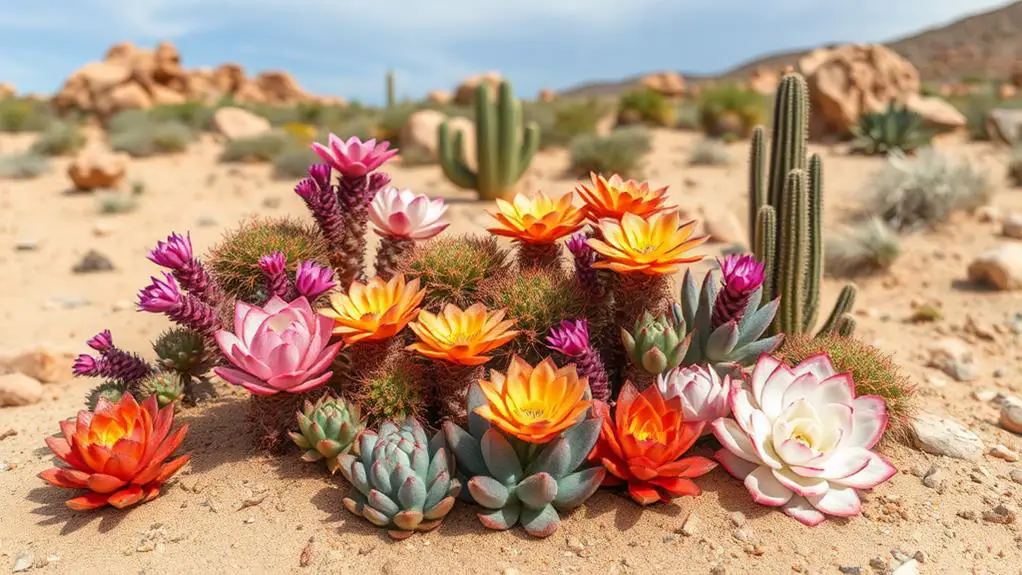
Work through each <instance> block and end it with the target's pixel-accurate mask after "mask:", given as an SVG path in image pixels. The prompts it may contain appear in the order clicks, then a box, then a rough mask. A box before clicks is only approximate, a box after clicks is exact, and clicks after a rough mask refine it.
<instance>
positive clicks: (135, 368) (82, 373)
mask: <svg viewBox="0 0 1022 575" xmlns="http://www.w3.org/2000/svg"><path fill="white" fill-rule="evenodd" d="M86 344H87V345H88V346H89V347H91V348H92V349H94V350H96V351H98V352H99V353H100V356H99V357H98V358H97V357H93V356H91V355H89V354H86V353H83V354H81V355H79V356H78V357H77V358H76V359H75V361H74V364H73V365H72V366H71V373H73V374H74V375H75V376H77V377H105V378H107V379H112V380H114V381H123V382H125V383H133V382H136V381H139V380H141V379H144V378H146V377H148V376H149V375H151V374H152V373H153V368H152V366H150V365H149V364H148V363H146V361H145V360H143V359H142V358H141V357H139V356H138V355H136V354H134V353H129V352H126V351H124V350H121V349H118V348H117V347H115V346H114V341H113V337H112V336H111V334H110V330H108V329H105V330H103V331H101V332H99V333H98V334H96V335H94V336H93V337H91V338H89V340H88V341H87V342H86Z"/></svg>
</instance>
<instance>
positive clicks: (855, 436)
mask: <svg viewBox="0 0 1022 575" xmlns="http://www.w3.org/2000/svg"><path fill="white" fill-rule="evenodd" d="M729 402H730V404H731V412H732V417H733V419H730V418H728V419H718V420H716V421H714V422H713V424H712V426H713V434H714V435H715V436H716V437H717V439H718V440H720V443H721V444H722V445H723V446H724V448H723V449H721V450H720V451H718V452H717V460H718V461H720V463H721V465H723V466H724V468H725V469H726V470H727V471H728V472H729V473H730V474H731V475H734V476H735V477H737V478H739V479H743V480H745V487H746V488H747V489H748V490H749V492H750V493H751V494H752V499H753V500H754V501H755V502H756V503H760V504H762V505H768V506H771V507H782V508H783V509H784V512H785V513H786V514H788V515H790V516H791V517H794V518H795V519H798V520H799V521H801V522H802V523H805V524H806V525H818V524H819V523H820V522H822V521H823V520H824V515H834V516H838V517H849V516H852V515H858V514H859V512H860V510H861V506H860V503H859V496H858V494H857V493H856V491H855V490H856V489H869V488H871V487H874V486H876V485H878V484H880V483H883V482H884V481H887V480H888V479H890V478H891V476H893V475H894V474H895V473H896V470H895V469H894V466H892V465H891V463H890V462H888V461H887V460H886V459H884V458H883V457H882V456H880V455H878V454H876V453H873V452H872V451H870V449H871V448H872V447H873V446H874V445H876V443H877V441H879V440H880V437H881V436H882V435H883V434H884V429H885V428H886V427H887V420H888V416H887V406H886V405H885V404H884V400H883V399H882V398H880V397H878V396H875V395H864V396H862V397H855V383H854V382H853V381H852V376H851V375H850V374H848V373H841V374H838V373H836V371H835V370H834V367H833V365H831V363H830V358H829V357H827V355H826V354H819V355H815V356H813V357H810V358H809V359H807V360H805V361H804V362H802V363H801V364H799V365H798V366H796V367H794V368H789V367H788V366H786V365H784V364H783V363H782V362H781V361H780V360H778V359H777V358H774V357H772V356H770V355H766V354H764V355H762V356H760V358H759V361H757V363H756V366H755V368H754V369H753V372H752V377H751V381H750V383H749V384H747V385H746V384H743V385H741V386H735V388H734V389H733V390H732V392H731V396H730V399H729Z"/></svg>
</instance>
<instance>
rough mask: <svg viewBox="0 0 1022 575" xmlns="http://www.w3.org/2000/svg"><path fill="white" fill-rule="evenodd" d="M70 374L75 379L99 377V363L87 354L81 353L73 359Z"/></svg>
mask: <svg viewBox="0 0 1022 575" xmlns="http://www.w3.org/2000/svg"><path fill="white" fill-rule="evenodd" d="M71 373H73V374H74V375H75V377H95V376H97V375H99V361H98V360H97V359H96V358H94V357H92V356H91V355H89V354H87V353H83V354H81V355H79V356H78V357H77V358H75V362H74V364H72V365H71Z"/></svg>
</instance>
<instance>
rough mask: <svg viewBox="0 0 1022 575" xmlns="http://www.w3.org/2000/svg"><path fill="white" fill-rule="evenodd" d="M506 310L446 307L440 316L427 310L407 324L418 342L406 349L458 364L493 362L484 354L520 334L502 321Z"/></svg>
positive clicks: (510, 323)
mask: <svg viewBox="0 0 1022 575" xmlns="http://www.w3.org/2000/svg"><path fill="white" fill-rule="evenodd" d="M503 320H504V310H502V309H501V310H497V311H489V310H487V309H486V306H484V305H483V304H481V303H477V304H475V305H473V306H472V307H470V308H468V309H466V310H464V311H462V309H461V308H459V307H458V306H456V305H453V304H447V305H446V306H444V310H443V311H442V312H441V313H439V314H436V315H434V314H432V313H430V312H428V311H426V310H422V311H420V312H419V319H418V320H417V321H414V322H412V323H410V324H409V325H408V327H410V328H412V331H414V332H415V335H417V336H419V341H418V342H416V343H413V344H412V345H410V346H408V348H407V349H409V350H411V351H417V352H419V353H420V354H422V355H424V356H426V357H429V358H432V359H439V360H443V361H447V362H450V363H456V364H459V365H482V364H484V363H486V362H487V361H490V357H489V356H487V355H483V354H484V353H488V352H490V351H493V350H494V349H496V348H498V347H500V346H502V345H504V344H505V343H507V342H509V341H511V340H512V339H514V337H515V336H516V335H518V332H517V331H509V330H510V328H511V326H512V325H514V322H513V321H510V320H508V321H503Z"/></svg>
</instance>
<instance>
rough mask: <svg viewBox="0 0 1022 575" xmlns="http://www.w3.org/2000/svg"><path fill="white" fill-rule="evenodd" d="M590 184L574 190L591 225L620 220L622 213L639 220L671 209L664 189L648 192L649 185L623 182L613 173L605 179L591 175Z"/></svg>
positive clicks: (630, 181) (647, 183)
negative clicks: (602, 221) (606, 220)
mask: <svg viewBox="0 0 1022 575" xmlns="http://www.w3.org/2000/svg"><path fill="white" fill-rule="evenodd" d="M589 179H590V180H591V185H588V186H587V185H586V184H579V185H578V186H576V187H575V191H576V192H578V195H579V196H580V197H581V198H582V201H583V202H585V206H586V216H587V217H588V218H589V220H590V221H591V222H593V223H599V221H600V220H602V219H604V218H611V219H615V220H620V219H621V218H622V217H623V216H624V215H625V214H634V215H636V216H639V217H641V218H645V217H647V216H651V215H653V214H657V213H660V212H662V211H664V210H669V209H671V206H667V205H664V202H666V201H667V187H666V186H665V187H663V188H656V189H651V188H650V186H649V182H642V183H639V182H637V181H635V180H628V181H623V180H622V179H621V176H619V175H617V174H614V175H613V176H611V177H610V178H604V177H603V176H602V175H600V174H597V173H590V174H589Z"/></svg>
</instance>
